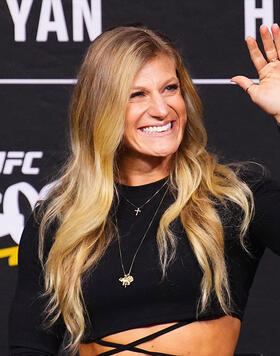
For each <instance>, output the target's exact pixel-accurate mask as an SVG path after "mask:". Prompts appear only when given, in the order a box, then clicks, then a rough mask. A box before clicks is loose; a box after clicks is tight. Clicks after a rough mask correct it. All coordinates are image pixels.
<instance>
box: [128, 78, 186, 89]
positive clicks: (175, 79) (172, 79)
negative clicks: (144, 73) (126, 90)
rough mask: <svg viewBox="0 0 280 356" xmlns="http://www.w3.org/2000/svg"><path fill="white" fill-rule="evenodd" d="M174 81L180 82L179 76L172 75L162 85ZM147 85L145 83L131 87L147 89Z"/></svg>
mask: <svg viewBox="0 0 280 356" xmlns="http://www.w3.org/2000/svg"><path fill="white" fill-rule="evenodd" d="M172 81H176V82H178V83H179V79H178V77H171V78H169V79H167V80H166V81H164V82H163V83H162V84H161V86H165V85H166V84H167V83H170V82H172ZM146 88H147V87H146V86H145V85H137V86H134V87H132V88H131V90H145V89H146Z"/></svg>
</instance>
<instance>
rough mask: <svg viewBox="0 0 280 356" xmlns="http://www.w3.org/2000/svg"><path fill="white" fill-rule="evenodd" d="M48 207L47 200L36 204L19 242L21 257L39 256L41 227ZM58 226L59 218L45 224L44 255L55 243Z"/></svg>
mask: <svg viewBox="0 0 280 356" xmlns="http://www.w3.org/2000/svg"><path fill="white" fill-rule="evenodd" d="M46 209H47V204H46V202H44V201H41V202H39V203H37V204H36V206H35V207H34V209H33V210H32V211H31V213H30V215H29V217H28V218H27V220H26V224H25V227H24V230H23V233H22V235H21V239H20V243H19V258H23V256H25V257H27V258H28V257H31V256H32V255H33V256H34V255H36V257H38V255H37V253H38V247H39V241H40V229H41V224H42V220H43V217H44V215H45V213H46ZM58 226H59V224H58V221H57V219H55V220H53V221H52V222H50V223H47V224H46V225H45V229H44V233H43V236H42V238H43V241H44V255H45V254H47V253H48V251H49V250H50V248H51V246H52V244H53V241H54V236H55V234H56V230H57V229H58Z"/></svg>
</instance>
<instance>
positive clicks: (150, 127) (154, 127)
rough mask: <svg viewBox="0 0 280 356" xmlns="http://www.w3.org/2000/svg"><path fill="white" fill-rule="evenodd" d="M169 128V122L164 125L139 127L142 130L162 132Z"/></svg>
mask: <svg viewBox="0 0 280 356" xmlns="http://www.w3.org/2000/svg"><path fill="white" fill-rule="evenodd" d="M170 129H171V122H169V123H168V124H166V125H165V126H149V127H144V128H143V129H141V130H142V131H143V132H163V131H167V130H170Z"/></svg>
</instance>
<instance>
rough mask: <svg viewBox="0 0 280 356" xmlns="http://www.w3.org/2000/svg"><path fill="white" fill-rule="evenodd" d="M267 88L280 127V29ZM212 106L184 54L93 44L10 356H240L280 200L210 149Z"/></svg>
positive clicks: (266, 62)
mask: <svg viewBox="0 0 280 356" xmlns="http://www.w3.org/2000/svg"><path fill="white" fill-rule="evenodd" d="M272 33H273V36H274V41H273V39H272V37H271V36H270V33H269V30H268V28H266V27H262V28H261V36H262V40H263V44H264V48H265V51H266V56H267V59H264V57H263V55H262V54H261V52H260V50H259V49H258V46H257V44H256V42H255V41H254V40H253V39H252V38H249V39H248V42H247V43H248V48H249V51H250V54H251V58H252V61H253V63H254V65H255V66H256V68H257V70H258V72H259V74H260V79H261V81H260V84H259V85H256V84H253V83H252V82H251V81H250V80H249V79H248V78H246V77H235V78H233V81H235V82H236V83H237V84H239V85H240V86H241V87H242V88H243V89H244V90H246V92H247V93H248V94H249V95H250V96H251V98H252V100H253V101H254V102H256V103H257V104H258V105H260V106H261V107H262V108H263V109H265V110H266V111H267V112H268V113H270V114H272V115H273V116H274V117H275V119H276V120H277V122H278V123H279V122H280V100H279V97H280V62H279V60H278V58H279V55H280V31H279V27H278V26H277V25H273V26H272ZM201 116H202V108H201V103H200V100H199V97H198V95H197V93H196V91H195V89H194V87H193V84H192V81H191V79H190V77H189V75H188V73H187V71H186V69H185V67H184V65H183V63H182V59H181V57H180V55H179V54H178V52H177V50H176V49H175V48H174V47H173V45H172V44H171V43H170V42H169V40H168V39H166V38H165V37H163V36H162V35H159V34H157V33H155V32H153V31H151V30H149V29H147V28H142V27H133V26H127V27H118V28H115V29H112V30H109V31H107V32H104V33H103V34H102V35H101V36H100V37H98V38H97V39H96V40H95V41H94V42H93V43H92V44H91V46H90V48H89V50H88V53H87V55H86V57H85V59H84V62H83V64H82V67H81V70H80V73H79V76H78V83H77V86H76V88H75V90H74V95H73V100H72V107H71V118H70V126H71V142H72V153H71V156H70V159H69V161H68V163H67V164H66V166H65V169H64V173H63V174H62V176H61V178H60V179H59V182H58V184H57V185H56V186H55V187H54V189H53V190H52V192H51V193H50V195H49V197H48V199H47V200H46V201H45V202H44V203H42V204H41V206H40V207H39V208H37V210H36V213H35V214H33V215H32V216H31V218H30V219H29V221H28V223H27V226H26V228H25V231H24V233H23V236H22V239H21V244H20V245H21V246H20V255H19V277H18V286H17V290H16V295H15V300H14V303H13V306H12V310H11V322H10V355H13V356H15V355H21V356H22V355H29V356H30V355H34V356H35V355H37V356H39V355H40V356H43V355H56V354H57V352H58V349H59V347H60V345H61V344H62V343H64V346H65V347H66V348H67V349H68V352H70V353H71V354H75V353H76V352H77V351H79V353H80V355H81V356H94V355H104V356H105V355H114V354H121V355H134V354H137V353H138V354H145V355H195V356H197V355H199V356H206V355H207V356H217V355H219V356H232V355H233V354H234V349H235V346H236V343H237V339H238V335H239V330H240V325H241V320H242V316H243V312H244V308H245V305H246V301H247V297H248V291H249V289H250V286H251V283H252V280H253V277H254V274H255V271H256V267H257V265H258V262H259V259H260V257H261V255H262V253H263V251H264V248H265V247H266V246H269V247H270V248H272V249H273V250H274V251H275V252H277V253H278V254H280V243H279V239H278V237H279V228H280V219H279V211H280V188H279V186H278V185H277V184H276V183H275V182H273V181H272V180H270V179H269V178H267V177H265V176H263V175H262V170H261V169H259V168H258V167H257V166H253V165H251V166H250V165H249V166H245V165H243V166H242V165H239V166H238V167H233V166H226V165H222V164H219V163H218V161H217V159H216V157H214V156H213V155H212V154H210V153H209V152H207V151H206V149H205V146H206V133H205V130H204V127H203V126H202V122H201Z"/></svg>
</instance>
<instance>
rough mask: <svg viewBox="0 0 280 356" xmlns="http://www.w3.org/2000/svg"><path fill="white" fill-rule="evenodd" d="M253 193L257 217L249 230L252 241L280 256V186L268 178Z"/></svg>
mask: <svg viewBox="0 0 280 356" xmlns="http://www.w3.org/2000/svg"><path fill="white" fill-rule="evenodd" d="M252 191H253V194H254V201H255V215H254V218H253V220H252V222H251V224H250V228H249V231H250V236H251V239H252V238H253V239H257V240H258V242H259V243H260V244H261V245H262V246H263V247H269V248H270V249H271V250H272V251H274V252H275V253H276V254H278V255H280V184H279V183H278V182H277V181H275V180H273V179H271V178H270V177H269V176H266V177H263V178H262V179H261V181H260V182H259V183H258V184H256V185H254V186H253V187H252Z"/></svg>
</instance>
